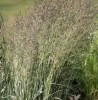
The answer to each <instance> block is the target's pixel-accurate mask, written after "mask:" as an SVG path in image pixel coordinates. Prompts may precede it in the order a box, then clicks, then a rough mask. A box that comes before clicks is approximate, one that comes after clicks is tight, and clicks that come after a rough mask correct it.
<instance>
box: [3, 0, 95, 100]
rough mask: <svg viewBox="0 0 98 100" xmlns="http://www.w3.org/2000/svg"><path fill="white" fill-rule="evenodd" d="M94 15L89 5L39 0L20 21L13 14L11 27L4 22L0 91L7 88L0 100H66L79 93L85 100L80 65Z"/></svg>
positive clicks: (71, 0)
mask: <svg viewBox="0 0 98 100" xmlns="http://www.w3.org/2000/svg"><path fill="white" fill-rule="evenodd" d="M95 15H96V7H95V4H94V1H93V0H85V1H84V0H66V1H65V0H47V1H46V0H42V1H41V2H40V3H39V2H38V3H37V4H36V5H35V7H33V8H29V9H27V10H26V14H25V16H22V14H18V15H16V16H15V18H14V20H13V24H12V25H10V26H7V23H6V22H5V23H4V27H5V29H4V30H3V34H5V37H4V38H5V40H6V44H5V47H6V51H5V59H6V60H5V61H6V67H5V69H9V70H8V72H7V73H8V74H7V76H5V77H9V80H8V81H7V84H6V85H5V84H2V87H1V88H2V89H3V88H4V87H7V88H6V89H4V90H3V93H4V94H1V97H2V98H3V97H6V99H10V100H11V99H12V100H54V99H55V98H58V99H60V98H61V99H62V100H65V99H66V100H67V99H69V98H73V96H76V95H77V94H79V95H80V96H79V97H80V98H81V99H83V100H85V98H86V92H87V91H86V88H85V87H86V86H85V85H86V83H85V82H84V77H85V71H84V68H85V67H84V62H85V59H86V56H87V55H88V51H89V48H90V43H91V40H92V35H91V33H92V32H93V31H94V30H95V24H94V18H95ZM6 27H8V28H7V29H6ZM74 83H76V84H74ZM73 85H75V87H74V86H73ZM75 89H76V91H78V92H76V91H75ZM72 90H73V91H72ZM9 91H10V92H9ZM83 94H84V95H85V96H84V97H85V98H84V97H83V96H82V95H83ZM13 98H14V99H13Z"/></svg>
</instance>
